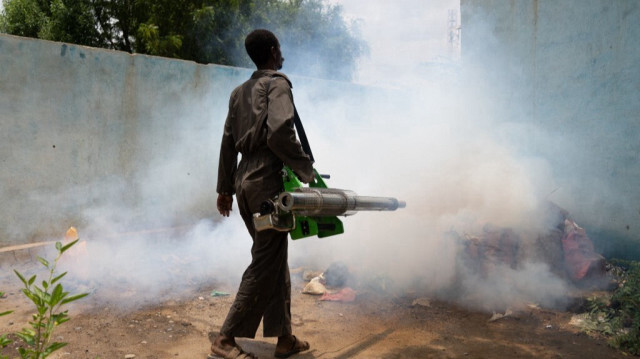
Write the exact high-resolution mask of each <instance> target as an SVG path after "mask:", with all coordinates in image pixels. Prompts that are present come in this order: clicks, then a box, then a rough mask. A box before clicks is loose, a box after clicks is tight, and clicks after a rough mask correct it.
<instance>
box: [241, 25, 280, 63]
mask: <svg viewBox="0 0 640 359" xmlns="http://www.w3.org/2000/svg"><path fill="white" fill-rule="evenodd" d="M278 46H280V43H279V42H278V38H277V37H276V35H274V34H273V33H272V32H271V31H269V30H265V29H257V30H253V31H251V33H250V34H249V35H247V38H246V39H245V40H244V48H245V49H246V50H247V54H249V57H250V58H251V60H252V61H253V63H254V64H256V66H261V65H264V64H265V63H267V61H268V60H269V55H270V54H271V48H272V47H278Z"/></svg>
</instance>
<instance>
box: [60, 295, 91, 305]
mask: <svg viewBox="0 0 640 359" xmlns="http://www.w3.org/2000/svg"><path fill="white" fill-rule="evenodd" d="M88 295H89V293H82V294H76V295H72V296H70V297H68V298H65V299H64V300H63V301H62V302H61V303H60V304H61V305H62V304H67V303H70V302H73V301H76V300H78V299H82V298H84V297H86V296H88Z"/></svg>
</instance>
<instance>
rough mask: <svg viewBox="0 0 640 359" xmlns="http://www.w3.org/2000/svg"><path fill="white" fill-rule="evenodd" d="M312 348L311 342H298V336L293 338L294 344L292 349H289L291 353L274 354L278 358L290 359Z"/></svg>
mask: <svg viewBox="0 0 640 359" xmlns="http://www.w3.org/2000/svg"><path fill="white" fill-rule="evenodd" d="M298 344H300V346H298ZM309 348H310V346H309V342H306V341H301V342H299V341H298V338H296V336H295V335H294V336H293V344H291V349H289V351H287V352H285V353H278V352H276V353H275V354H274V356H275V357H276V358H288V357H290V356H292V355H294V354H298V353H300V352H303V351H305V350H309Z"/></svg>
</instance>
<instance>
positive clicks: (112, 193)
mask: <svg viewBox="0 0 640 359" xmlns="http://www.w3.org/2000/svg"><path fill="white" fill-rule="evenodd" d="M252 71H253V70H251V69H240V68H232V67H226V66H217V65H201V64H196V63H193V62H188V61H180V60H172V59H166V58H159V57H152V56H144V55H131V54H128V53H124V52H117V51H109V50H103V49H96V48H88V47H82V46H75V45H69V44H63V43H56V42H50V41H43V40H35V39H29V38H21V37H15V36H9V35H4V34H0V165H1V166H2V171H1V172H0V200H1V201H2V205H0V245H3V244H7V243H25V242H29V241H33V240H42V239H48V238H51V237H52V236H53V237H54V238H59V237H60V236H61V235H62V234H63V233H64V231H65V230H66V229H67V228H68V227H69V226H72V225H73V226H78V227H81V229H82V231H81V235H82V233H87V232H91V233H95V232H98V233H103V232H105V231H107V232H111V231H112V232H113V233H118V232H123V231H137V230H146V229H158V228H166V227H174V226H181V225H192V224H194V223H196V222H197V221H199V220H200V219H203V218H214V219H219V218H221V217H220V216H219V215H218V214H217V212H216V209H215V199H216V193H215V186H216V182H217V164H218V153H219V145H220V139H221V136H222V134H221V130H222V127H223V123H224V119H225V116H226V113H227V106H228V100H229V94H230V93H231V91H232V90H233V88H234V87H235V86H237V85H239V84H240V83H242V82H243V81H245V80H246V79H247V78H248V77H249V76H250V75H251V73H252ZM291 79H292V81H293V83H294V86H295V89H294V93H295V96H296V103H297V104H298V105H299V106H298V107H299V112H300V113H301V115H302V116H303V117H304V118H305V120H309V121H308V122H307V125H308V126H309V127H310V129H311V130H312V131H313V130H314V125H315V126H320V127H322V126H323V124H326V123H327V122H326V119H327V116H329V112H328V111H329V110H330V106H328V105H327V103H331V104H332V105H333V107H336V106H339V107H340V111H339V112H338V113H336V112H333V113H331V118H332V121H335V123H338V124H339V123H340V121H341V120H342V119H343V118H345V117H346V118H350V119H351V121H354V118H355V117H356V116H354V114H357V115H359V116H358V117H364V116H365V115H366V113H367V112H366V111H364V110H360V109H358V108H362V107H364V106H362V104H361V102H360V100H358V97H360V96H361V95H362V93H361V90H362V88H361V87H359V86H356V85H352V84H348V83H337V82H332V81H323V80H317V79H310V78H300V77H291ZM327 86H330V87H331V92H328V91H327ZM342 90H345V91H349V96H344V92H343V91H342ZM371 91H374V92H375V90H370V91H369V92H371ZM347 103H349V104H347ZM300 104H302V106H300ZM369 107H370V106H369ZM367 111H373V113H375V112H376V110H375V109H369V110H367ZM360 115H362V116H360ZM325 127H326V126H325ZM327 131H329V130H327ZM310 132H311V131H310ZM329 132H331V133H333V134H334V135H335V131H329ZM312 133H313V132H312ZM312 133H311V134H310V140H311V141H312V142H313V138H312V137H313V135H312ZM322 146H323V143H322V142H321V141H317V142H316V143H315V148H318V150H317V151H318V152H321V151H322ZM325 146H326V145H325ZM325 152H328V151H325ZM316 158H317V159H318V158H320V159H322V154H321V153H318V154H317V155H316ZM325 158H326V157H325ZM105 234H107V235H108V234H109V233H105Z"/></svg>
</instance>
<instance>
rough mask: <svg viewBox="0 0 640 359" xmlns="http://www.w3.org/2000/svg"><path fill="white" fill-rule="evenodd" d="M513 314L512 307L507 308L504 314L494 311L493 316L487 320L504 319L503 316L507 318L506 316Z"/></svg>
mask: <svg viewBox="0 0 640 359" xmlns="http://www.w3.org/2000/svg"><path fill="white" fill-rule="evenodd" d="M511 314H513V312H512V311H511V309H507V310H506V311H505V312H504V314H502V313H496V312H493V315H492V316H491V318H489V320H487V322H495V321H496V320H498V319H502V318H506V317H508V316H510V315H511Z"/></svg>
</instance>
